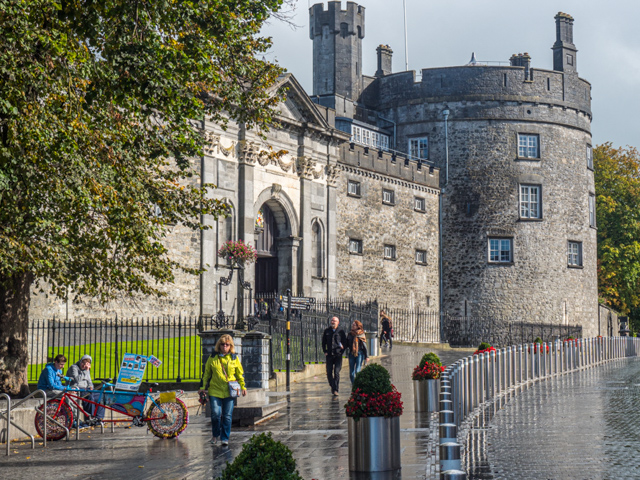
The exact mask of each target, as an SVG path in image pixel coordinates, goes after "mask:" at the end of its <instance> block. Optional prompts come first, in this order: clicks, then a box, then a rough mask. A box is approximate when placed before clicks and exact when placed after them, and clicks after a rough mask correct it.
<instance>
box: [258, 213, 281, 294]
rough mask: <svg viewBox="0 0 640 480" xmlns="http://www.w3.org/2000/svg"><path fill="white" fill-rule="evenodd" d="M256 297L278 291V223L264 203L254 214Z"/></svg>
mask: <svg viewBox="0 0 640 480" xmlns="http://www.w3.org/2000/svg"><path fill="white" fill-rule="evenodd" d="M255 229H256V238H257V240H256V251H257V252H258V261H257V262H256V298H258V297H259V296H260V295H262V294H268V293H275V292H277V291H278V248H277V247H278V246H277V241H278V240H277V239H278V224H277V221H276V217H275V215H274V214H273V212H272V211H271V208H269V206H268V205H267V204H266V203H265V204H263V205H262V207H260V210H258V214H257V215H256V225H255Z"/></svg>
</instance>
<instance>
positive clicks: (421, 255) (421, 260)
mask: <svg viewBox="0 0 640 480" xmlns="http://www.w3.org/2000/svg"><path fill="white" fill-rule="evenodd" d="M416 263H417V264H419V265H426V264H427V251H426V250H416Z"/></svg>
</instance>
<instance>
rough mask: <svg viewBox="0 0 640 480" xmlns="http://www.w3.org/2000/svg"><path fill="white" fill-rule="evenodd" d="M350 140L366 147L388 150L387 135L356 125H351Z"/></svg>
mask: <svg viewBox="0 0 640 480" xmlns="http://www.w3.org/2000/svg"><path fill="white" fill-rule="evenodd" d="M351 141H352V142H353V143H357V144H360V145H365V146H367V147H375V148H377V149H379V150H389V136H388V135H384V134H382V133H378V132H374V131H373V130H367V129H366V128H362V127H358V126H356V125H351Z"/></svg>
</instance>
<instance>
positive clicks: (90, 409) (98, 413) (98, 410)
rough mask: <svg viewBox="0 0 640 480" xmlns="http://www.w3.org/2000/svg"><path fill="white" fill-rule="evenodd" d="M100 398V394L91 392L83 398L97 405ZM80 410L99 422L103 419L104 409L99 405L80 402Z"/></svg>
mask: <svg viewBox="0 0 640 480" xmlns="http://www.w3.org/2000/svg"><path fill="white" fill-rule="evenodd" d="M100 397H101V395H100V392H91V393H89V394H87V395H85V398H88V399H89V400H92V401H94V402H97V403H100V401H101V400H103V399H102V398H100ZM82 408H84V410H85V412H87V413H89V414H90V415H91V416H92V417H96V418H99V419H100V420H102V419H103V418H104V407H103V406H101V405H100V406H99V405H94V404H93V403H89V402H82Z"/></svg>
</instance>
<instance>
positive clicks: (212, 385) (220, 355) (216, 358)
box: [202, 335, 247, 445]
mask: <svg viewBox="0 0 640 480" xmlns="http://www.w3.org/2000/svg"><path fill="white" fill-rule="evenodd" d="M214 350H215V353H214V354H213V355H211V357H209V360H207V364H206V366H205V368H204V378H203V380H202V386H203V388H202V390H203V391H204V390H205V389H207V385H209V387H208V390H207V392H208V394H209V401H210V402H211V435H212V437H211V444H215V443H217V442H218V437H220V440H221V443H222V445H229V435H230V434H231V417H232V416H233V398H232V397H231V395H230V394H229V382H230V381H233V380H236V381H237V382H238V383H239V384H240V388H241V389H242V396H243V397H244V396H245V395H246V394H247V390H246V388H245V386H244V370H243V369H242V364H241V363H240V359H239V358H238V355H236V350H235V347H234V345H233V338H232V337H231V335H222V336H221V337H220V338H219V339H218V341H217V342H216V346H215V349H214Z"/></svg>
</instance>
